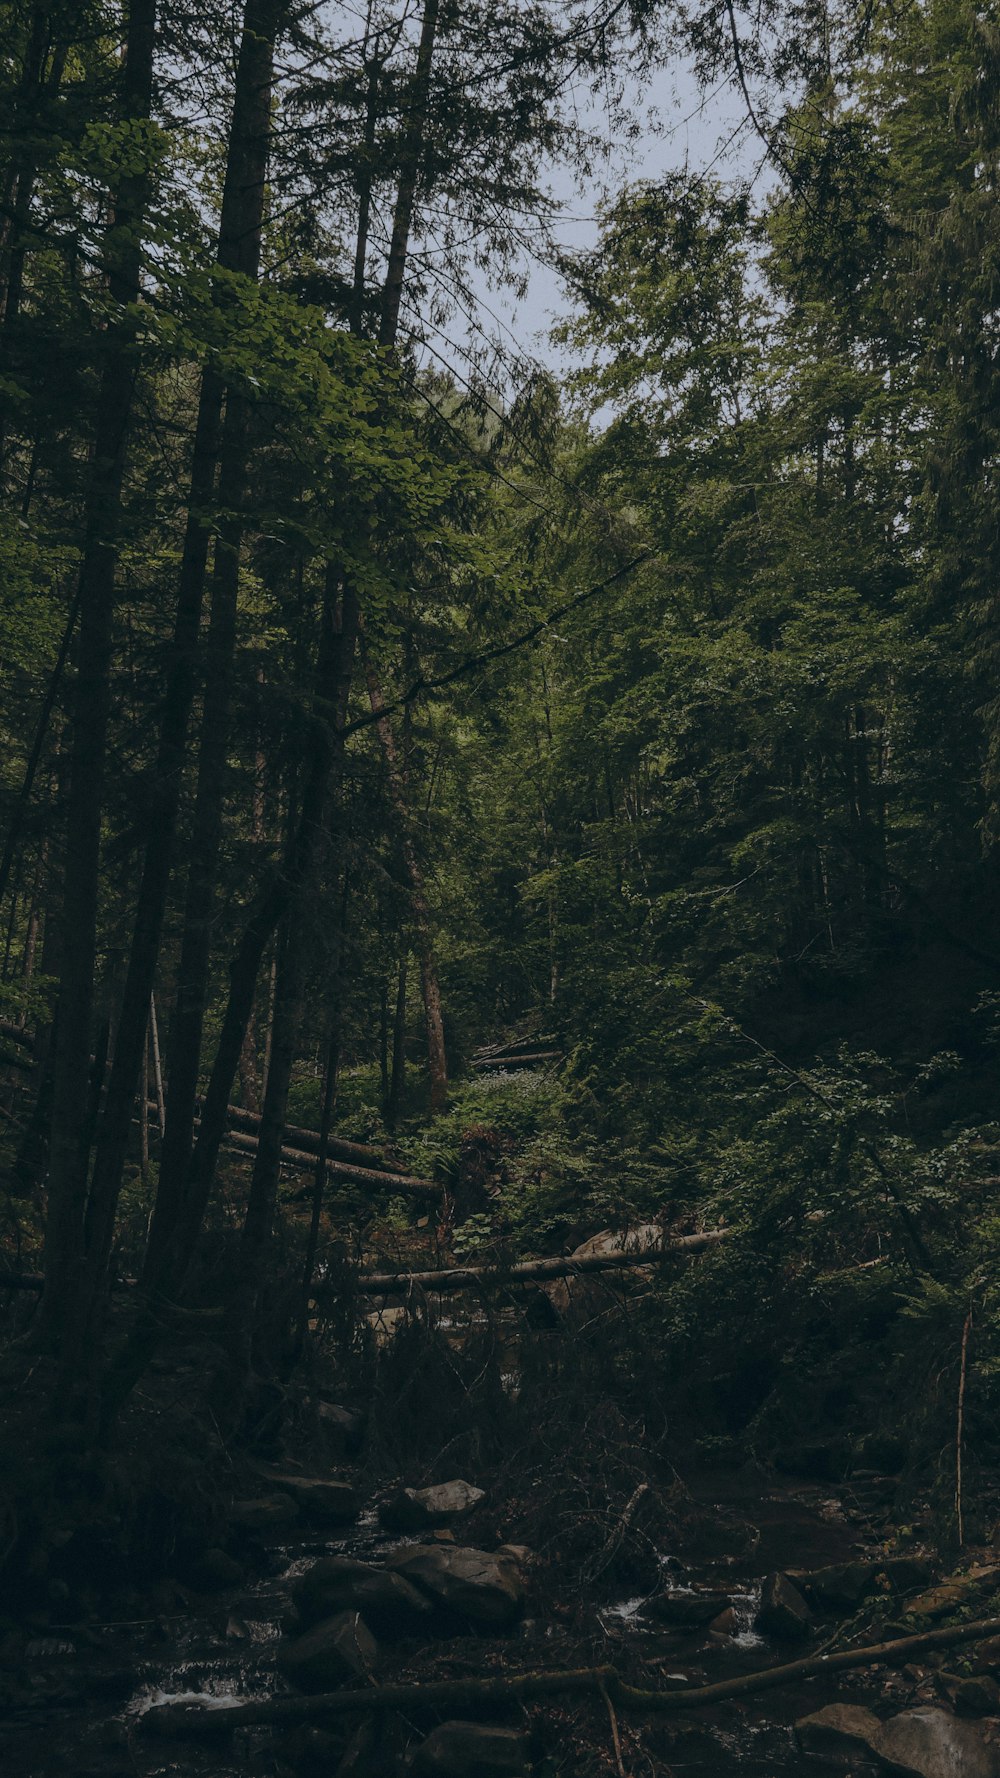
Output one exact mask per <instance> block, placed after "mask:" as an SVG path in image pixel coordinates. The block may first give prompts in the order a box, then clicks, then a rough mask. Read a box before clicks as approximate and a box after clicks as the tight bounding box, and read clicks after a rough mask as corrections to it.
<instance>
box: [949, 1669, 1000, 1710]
mask: <svg viewBox="0 0 1000 1778" xmlns="http://www.w3.org/2000/svg"><path fill="white" fill-rule="evenodd" d="M938 1685H939V1686H940V1688H941V1690H942V1691H943V1692H944V1694H945V1696H946V1698H947V1699H948V1702H949V1703H950V1704H951V1707H952V1709H953V1710H955V1711H957V1712H958V1715H959V1716H993V1715H995V1714H996V1712H997V1710H1000V1685H997V1682H996V1680H995V1679H991V1678H990V1677H989V1675H988V1674H983V1673H979V1674H975V1675H969V1676H968V1677H965V1676H964V1675H959V1674H948V1675H947V1676H946V1675H944V1674H942V1675H941V1676H940V1677H939V1679H938Z"/></svg>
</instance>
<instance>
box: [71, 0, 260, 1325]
mask: <svg viewBox="0 0 1000 1778" xmlns="http://www.w3.org/2000/svg"><path fill="white" fill-rule="evenodd" d="M283 12H284V0H247V6H246V12H245V15H244V25H243V38H242V43H241V47H240V56H239V62H238V66H237V72H236V88H235V93H234V99H233V115H232V122H231V127H230V138H229V148H228V157H227V165H226V179H225V185H224V189H223V198H222V214H221V218H220V225H219V251H218V256H219V263H220V265H222V266H223V267H224V268H225V269H226V270H229V271H235V272H238V273H240V274H242V275H243V276H244V277H247V278H252V279H254V280H256V278H257V276H258V274H259V269H260V239H261V228H262V224H263V216H264V194H265V178H266V171H267V158H268V150H269V146H270V132H271V86H272V81H273V74H274V49H275V42H276V38H277V34H278V29H279V24H280V20H281V17H282V16H283ZM223 393H224V391H223V384H222V381H221V378H220V377H219V375H218V373H217V372H216V371H214V370H207V371H206V372H205V374H204V376H203V378H202V386H201V396H200V401H199V409H198V420H197V426H196V431H195V445H194V458H193V464H192V474H191V492H190V504H189V509H188V521H187V527H186V531H185V538H184V551H183V556H182V561H181V576H180V589H179V595H178V602H177V614H176V619H175V625H174V636H173V644H172V654H171V661H170V666H169V672H168V680H167V690H166V697H165V700H164V707H163V717H162V722H161V729H160V739H159V749H158V757H157V766H156V772H155V776H154V787H153V798H152V809H151V819H150V827H149V839H148V843H147V847H146V854H145V859H144V862H143V875H142V883H141V885H140V890H139V901H138V907H137V912H136V920H135V927H134V931H133V937H132V947H131V953H130V957H129V969H128V976H127V979H126V985H125V992H124V996H123V1001H122V1009H121V1017H120V1020H119V1027H118V1039H117V1043H116V1045H115V1060H114V1067H113V1070H112V1076H111V1080H110V1083H109V1087H108V1099H107V1106H106V1109H105V1115H104V1120H103V1125H102V1130H101V1139H100V1143H99V1147H98V1153H97V1157H96V1160H95V1166H94V1179H93V1185H92V1189H91V1200H90V1218H89V1220H90V1231H89V1242H88V1249H89V1252H88V1257H89V1261H90V1271H91V1290H92V1293H94V1294H96V1292H97V1291H98V1289H99V1288H100V1285H101V1282H102V1278H103V1274H104V1269H105V1266H106V1263H107V1258H108V1254H109V1252H110V1247H111V1239H112V1234H113V1229H114V1217H115V1209H116V1206H117V1201H118V1194H119V1191H120V1189H121V1179H122V1170H123V1167H124V1162H125V1155H126V1153H127V1148H128V1141H129V1132H130V1127H131V1120H132V1108H133V1105H134V1102H135V1095H136V1089H137V1086H138V1075H139V1070H140V1068H141V1065H142V1046H143V1042H144V1033H145V1028H146V1019H147V1016H148V1008H149V998H150V994H151V992H152V987H153V980H154V977H155V973H156V965H157V960H158V957H159V949H160V938H161V933H162V929H163V917H164V911H165V908H166V898H167V888H168V884H169V879H170V869H171V864H172V860H173V853H174V840H175V834H176V828H177V814H178V808H179V802H180V791H181V781H182V776H183V770H184V764H185V758H186V747H187V736H188V727H189V723H190V716H191V707H192V703H193V699H194V690H195V659H196V651H197V646H198V636H199V628H200V623H201V613H202V603H203V597H204V587H205V577H206V568H207V561H208V543H209V526H210V522H211V521H210V509H211V503H212V495H213V484H214V479H215V470H216V462H217V459H218V461H219V491H218V492H219V500H220V502H221V505H222V509H223V512H224V513H225V515H226V516H225V518H224V519H223V521H222V525H221V527H220V529H219V534H218V535H217V538H216V545H215V563H214V569H213V577H212V613H211V619H210V625H209V637H208V647H207V657H208V658H207V663H206V675H205V702H204V717H203V723H202V735H201V748H200V754H199V771H198V790H197V800H196V808H195V820H194V835H193V842H192V845H193V852H192V863H191V868H190V875H189V880H188V892H187V904H186V908H185V922H184V933H183V939H182V947H181V961H180V969H179V979H178V990H177V1005H176V1008H175V1012H174V1018H173V1021H172V1025H171V1030H170V1042H169V1052H168V1059H169V1065H168V1081H169V1106H168V1117H167V1127H166V1131H165V1134H164V1140H163V1144H162V1148H161V1155H160V1181H159V1186H158V1190H157V1204H156V1209H155V1210H154V1215H153V1221H152V1224H151V1229H150V1241H151V1243H152V1244H154V1245H155V1243H156V1242H157V1241H158V1240H159V1239H160V1238H161V1235H162V1228H161V1223H162V1216H163V1208H162V1207H163V1206H164V1205H169V1204H170V1203H171V1201H172V1200H173V1199H174V1198H176V1196H177V1194H178V1193H179V1190H180V1182H181V1181H182V1180H183V1177H184V1175H185V1173H186V1170H187V1166H188V1162H189V1159H190V1153H191V1141H192V1129H193V1123H194V1101H195V1095H196V1093H197V1088H198V1070H199V1063H200V1051H201V1030H202V1019H203V1013H204V1001H205V992H206V984H207V979H208V962H209V948H210V941H211V921H212V915H213V911H214V905H215V882H216V874H217V868H218V854H219V846H220V841H221V831H222V803H223V792H224V785H225V768H226V751H227V745H228V738H229V702H230V686H231V679H232V661H233V653H234V648H235V635H236V603H237V593H238V587H239V553H240V546H241V542H242V522H241V519H240V518H239V516H238V514H239V508H240V506H241V504H242V501H243V497H244V490H245V482H246V456H247V404H246V401H245V399H244V397H243V396H242V395H240V394H238V393H236V392H234V391H233V390H230V391H229V393H228V397H227V399H226V413H225V424H224V427H223V431H222V438H221V443H220V440H219V422H220V415H221V409H222V402H223Z"/></svg>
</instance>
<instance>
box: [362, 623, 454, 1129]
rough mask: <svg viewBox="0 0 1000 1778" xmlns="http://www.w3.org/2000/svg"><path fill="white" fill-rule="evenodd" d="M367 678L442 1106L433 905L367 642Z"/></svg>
mask: <svg viewBox="0 0 1000 1778" xmlns="http://www.w3.org/2000/svg"><path fill="white" fill-rule="evenodd" d="M362 647H363V654H364V663H365V677H366V680H367V683H368V701H369V703H370V704H371V707H372V714H373V715H374V716H375V717H377V719H378V720H377V722H376V728H377V730H378V738H379V741H380V742H381V744H382V753H383V756H384V758H385V766H386V776H387V778H388V783H389V800H390V802H391V804H392V808H393V812H394V814H395V817H396V823H397V826H398V828H399V837H400V843H401V845H402V849H403V858H404V860H405V863H406V874H407V878H408V880H409V885H410V906H411V908H412V910H413V924H414V928H415V931H416V938H417V955H418V958H419V961H420V984H421V988H422V990H423V996H424V1013H425V1018H426V1024H427V1064H428V1069H429V1071H430V1081H431V1110H432V1111H433V1112H438V1111H442V1110H443V1109H444V1107H445V1105H446V1103H447V1099H448V1058H447V1054H446V1052H445V1044H444V1020H443V1018H442V1015H441V990H440V988H439V986H438V977H437V964H436V962H435V957H434V937H433V932H432V928H431V913H430V906H429V904H428V901H427V890H426V887H425V884H424V873H423V870H422V868H421V864H420V858H419V855H418V853H417V846H416V838H415V835H414V832H413V822H412V820H411V816H410V809H409V805H408V803H407V800H406V788H405V784H404V781H403V768H402V765H401V762H400V759H399V754H398V752H397V749H396V737H395V735H394V734H393V732H392V725H391V723H390V721H389V718H388V716H387V715H386V714H385V699H384V698H383V696H382V688H381V686H380V685H379V681H378V675H377V674H376V672H375V669H374V667H373V666H372V663H371V657H370V655H369V653H368V649H367V646H366V645H365V644H362Z"/></svg>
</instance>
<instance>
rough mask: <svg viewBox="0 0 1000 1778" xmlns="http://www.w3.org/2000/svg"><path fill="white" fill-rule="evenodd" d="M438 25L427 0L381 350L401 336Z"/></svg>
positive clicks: (435, 11) (387, 282) (432, 5)
mask: <svg viewBox="0 0 1000 1778" xmlns="http://www.w3.org/2000/svg"><path fill="white" fill-rule="evenodd" d="M437 23H438V0H424V17H423V23H422V25H421V28H420V45H419V47H418V49H417V65H416V69H415V71H414V77H413V86H412V89H411V94H410V103H409V106H408V108H407V119H406V133H405V136H404V139H403V152H402V155H401V157H400V168H399V185H398V187H397V191H396V206H395V210H394V212H393V218H392V236H391V238H390V242H389V260H388V264H387V266H386V274H385V288H384V290H383V293H382V319H381V323H380V325H379V335H378V340H379V345H380V346H394V345H395V343H396V337H397V334H398V332H399V309H400V304H401V302H402V299H403V279H404V277H405V274H406V259H407V254H408V253H409V249H410V230H411V228H412V226H413V206H414V203H415V201H416V195H417V186H418V183H419V179H420V158H421V154H422V152H423V145H424V130H425V126H426V118H427V101H428V99H429V97H430V85H431V66H432V63H433V60H434V44H435V40H436V38H437Z"/></svg>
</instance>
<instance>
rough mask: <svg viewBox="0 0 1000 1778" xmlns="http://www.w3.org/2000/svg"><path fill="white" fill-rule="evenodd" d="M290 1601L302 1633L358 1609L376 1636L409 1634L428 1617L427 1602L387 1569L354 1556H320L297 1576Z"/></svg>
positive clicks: (410, 1586)
mask: <svg viewBox="0 0 1000 1778" xmlns="http://www.w3.org/2000/svg"><path fill="white" fill-rule="evenodd" d="M292 1599H293V1601H294V1603H295V1607H296V1610H297V1611H298V1616H299V1623H300V1625H301V1627H302V1629H304V1630H308V1629H310V1628H311V1626H312V1625H313V1624H317V1623H319V1622H320V1621H321V1620H322V1619H323V1618H330V1617H335V1616H336V1614H337V1613H338V1612H341V1611H360V1612H361V1613H362V1615H363V1617H364V1619H365V1621H366V1622H367V1623H369V1624H370V1625H371V1626H372V1628H373V1629H374V1630H375V1631H376V1632H377V1634H378V1635H380V1636H408V1635H412V1634H414V1633H415V1631H416V1630H417V1629H418V1628H419V1626H420V1620H421V1619H422V1618H426V1617H429V1616H430V1613H431V1611H432V1609H433V1607H432V1606H431V1603H430V1600H429V1599H427V1598H426V1597H425V1595H424V1594H423V1593H420V1592H418V1591H417V1589H416V1587H415V1586H413V1585H412V1584H411V1582H410V1581H408V1580H405V1579H404V1577H403V1576H402V1575H401V1574H395V1573H393V1572H392V1571H391V1570H390V1569H386V1568H375V1567H373V1566H372V1565H371V1563H369V1562H359V1561H357V1560H356V1559H355V1558H354V1557H353V1556H324V1557H322V1558H321V1559H320V1561H318V1562H315V1563H314V1564H313V1566H312V1567H311V1568H309V1569H307V1570H306V1572H305V1573H304V1574H301V1575H299V1577H298V1579H297V1580H296V1581H295V1584H294V1586H293V1587H292Z"/></svg>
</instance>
